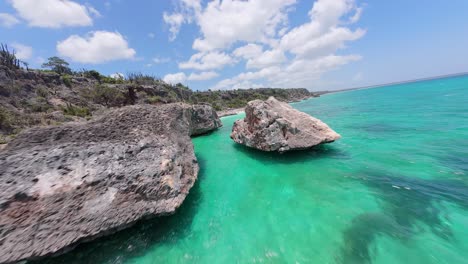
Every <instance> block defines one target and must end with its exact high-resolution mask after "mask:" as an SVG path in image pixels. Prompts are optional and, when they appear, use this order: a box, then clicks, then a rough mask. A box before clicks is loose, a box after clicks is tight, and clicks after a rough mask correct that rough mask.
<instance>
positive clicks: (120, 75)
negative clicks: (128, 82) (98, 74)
mask: <svg viewBox="0 0 468 264" xmlns="http://www.w3.org/2000/svg"><path fill="white" fill-rule="evenodd" d="M109 77H111V78H114V79H117V80H119V79H124V78H125V75H124V74H123V73H120V72H116V73H112V74H111V75H109Z"/></svg>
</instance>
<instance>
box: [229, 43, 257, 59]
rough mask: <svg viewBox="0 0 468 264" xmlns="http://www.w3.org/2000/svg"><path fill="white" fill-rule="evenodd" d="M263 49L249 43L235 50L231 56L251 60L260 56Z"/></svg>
mask: <svg viewBox="0 0 468 264" xmlns="http://www.w3.org/2000/svg"><path fill="white" fill-rule="evenodd" d="M262 52H263V48H262V46H260V45H257V44H253V43H249V44H247V45H245V46H242V47H239V48H237V49H235V50H234V51H233V52H232V54H234V56H236V57H241V58H244V59H251V58H254V57H256V56H260V54H262Z"/></svg>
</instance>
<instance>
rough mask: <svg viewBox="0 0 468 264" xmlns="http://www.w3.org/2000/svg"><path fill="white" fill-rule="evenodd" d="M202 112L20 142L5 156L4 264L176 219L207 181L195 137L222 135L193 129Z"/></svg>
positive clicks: (86, 127)
mask: <svg viewBox="0 0 468 264" xmlns="http://www.w3.org/2000/svg"><path fill="white" fill-rule="evenodd" d="M197 109H198V108H196V107H195V108H192V106H189V105H185V104H180V103H179V104H168V105H163V106H158V107H156V106H150V105H140V106H130V107H124V108H120V109H117V110H113V111H111V112H109V113H107V114H105V115H103V116H101V117H100V118H98V119H96V120H92V121H90V122H87V123H69V124H67V125H63V126H56V127H42V128H33V129H30V130H27V131H24V132H23V133H21V134H20V135H18V136H17V138H16V139H14V140H13V141H11V142H10V143H9V144H8V145H7V147H6V148H5V149H4V150H2V151H1V152H0V263H9V262H16V261H20V260H27V259H35V258H40V257H43V256H48V255H53V254H60V253H63V252H65V251H67V250H70V249H72V248H73V247H74V246H76V245H77V244H79V243H81V242H85V241H89V240H92V239H94V238H97V237H100V236H103V235H107V234H110V233H112V232H115V231H118V230H121V229H123V228H126V227H128V226H130V225H132V224H133V223H135V222H136V221H138V220H140V219H142V218H148V217H155V216H160V215H167V214H171V213H174V211H175V210H176V209H177V208H178V207H179V206H180V205H181V203H182V202H183V201H184V199H185V197H186V195H187V194H188V192H189V190H190V188H191V187H192V186H193V184H194V182H195V180H196V179H197V174H198V169H199V168H198V163H197V159H196V157H195V154H194V150H193V145H192V142H191V139H190V134H191V133H192V131H196V132H197V133H198V132H200V131H207V130H209V129H212V128H215V127H216V126H215V125H210V126H209V127H206V128H204V127H203V126H201V125H200V124H193V121H194V120H195V121H196V120H199V119H197V118H195V119H194V118H193V117H194V116H199V115H201V114H200V112H199V111H198V110H197ZM203 109H204V110H206V112H207V113H208V112H210V111H209V109H207V108H206V107H203ZM210 113H211V114H207V116H206V118H208V119H209V118H212V117H214V116H215V114H213V112H212V111H211V112H210ZM201 119H203V118H201ZM202 121H203V122H204V123H205V122H206V123H209V122H208V120H204V119H203V120H202ZM216 122H217V121H216V120H211V123H216ZM216 124H217V123H216Z"/></svg>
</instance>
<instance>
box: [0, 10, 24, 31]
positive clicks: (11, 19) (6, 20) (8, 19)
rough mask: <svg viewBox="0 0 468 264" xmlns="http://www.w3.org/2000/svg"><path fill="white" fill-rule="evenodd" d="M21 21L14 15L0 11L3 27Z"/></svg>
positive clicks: (0, 23) (8, 26)
mask: <svg viewBox="0 0 468 264" xmlns="http://www.w3.org/2000/svg"><path fill="white" fill-rule="evenodd" d="M19 22H20V21H19V20H18V19H17V18H16V17H15V16H13V15H10V14H7V13H0V25H1V26H2V27H6V28H10V27H12V26H14V25H16V24H18V23H19Z"/></svg>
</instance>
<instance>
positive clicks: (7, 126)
mask: <svg viewBox="0 0 468 264" xmlns="http://www.w3.org/2000/svg"><path fill="white" fill-rule="evenodd" d="M12 119H13V118H12V116H11V114H10V113H9V112H8V111H7V110H6V109H5V108H3V107H0V128H1V129H2V130H6V131H8V130H11V129H12Z"/></svg>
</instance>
